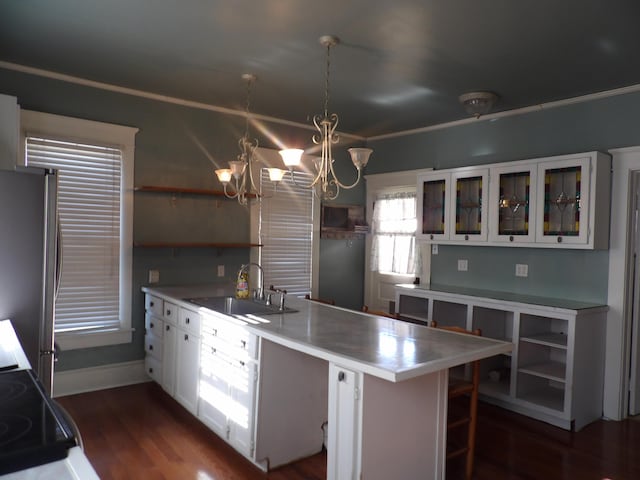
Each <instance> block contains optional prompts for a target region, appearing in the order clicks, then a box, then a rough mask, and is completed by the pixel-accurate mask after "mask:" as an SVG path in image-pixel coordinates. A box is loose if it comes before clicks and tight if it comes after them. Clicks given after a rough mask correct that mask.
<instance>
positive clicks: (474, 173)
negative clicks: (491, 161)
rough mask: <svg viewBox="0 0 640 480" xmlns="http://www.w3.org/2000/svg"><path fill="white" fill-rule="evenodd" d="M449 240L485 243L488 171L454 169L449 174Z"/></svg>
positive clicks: (484, 169) (483, 169)
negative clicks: (453, 211)
mask: <svg viewBox="0 0 640 480" xmlns="http://www.w3.org/2000/svg"><path fill="white" fill-rule="evenodd" d="M451 185H452V187H453V189H452V190H451V200H450V202H451V205H452V206H454V208H455V216H451V217H450V219H451V221H452V225H451V239H452V240H459V241H465V242H466V241H486V240H487V205H488V202H487V199H488V188H489V170H488V169H486V168H482V169H477V168H470V169H456V171H455V172H453V173H452V174H451Z"/></svg>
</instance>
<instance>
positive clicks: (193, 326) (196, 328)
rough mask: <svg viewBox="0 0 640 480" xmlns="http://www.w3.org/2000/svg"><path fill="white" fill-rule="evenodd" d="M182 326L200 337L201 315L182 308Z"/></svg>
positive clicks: (180, 313) (180, 315)
mask: <svg viewBox="0 0 640 480" xmlns="http://www.w3.org/2000/svg"><path fill="white" fill-rule="evenodd" d="M179 320H180V322H179V323H180V326H181V327H183V328H184V329H185V330H187V331H189V332H190V333H193V334H195V335H200V314H199V313H197V312H194V311H193V310H188V309H186V308H180V312H179Z"/></svg>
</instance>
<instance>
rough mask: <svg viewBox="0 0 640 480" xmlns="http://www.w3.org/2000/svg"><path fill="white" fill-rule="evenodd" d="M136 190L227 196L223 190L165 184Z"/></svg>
mask: <svg viewBox="0 0 640 480" xmlns="http://www.w3.org/2000/svg"><path fill="white" fill-rule="evenodd" d="M134 191H136V192H152V193H180V194H186V195H208V196H214V197H223V198H228V197H226V196H225V194H224V191H223V190H209V189H204V188H187V187H164V186H156V185H143V186H140V187H135V188H134ZM247 197H249V198H255V194H249V195H247Z"/></svg>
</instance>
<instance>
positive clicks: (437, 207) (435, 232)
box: [417, 172, 451, 242]
mask: <svg viewBox="0 0 640 480" xmlns="http://www.w3.org/2000/svg"><path fill="white" fill-rule="evenodd" d="M450 190H451V174H450V173H448V172H447V173H428V174H424V175H420V176H418V189H417V201H418V205H417V206H418V210H417V215H418V235H417V237H418V238H419V239H421V240H428V241H432V242H437V241H441V240H448V239H449V215H450V213H449V210H450V200H449V196H450V194H449V191H450Z"/></svg>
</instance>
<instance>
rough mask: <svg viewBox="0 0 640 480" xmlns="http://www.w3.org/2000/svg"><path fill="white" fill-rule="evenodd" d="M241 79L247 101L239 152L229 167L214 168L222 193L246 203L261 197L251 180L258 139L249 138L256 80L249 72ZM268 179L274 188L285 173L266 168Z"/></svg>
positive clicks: (276, 169) (255, 161) (243, 203)
mask: <svg viewBox="0 0 640 480" xmlns="http://www.w3.org/2000/svg"><path fill="white" fill-rule="evenodd" d="M242 80H244V81H245V82H246V84H247V101H246V104H245V129H244V135H243V136H242V138H240V140H238V146H239V147H240V154H239V155H238V157H237V159H236V160H233V161H230V162H229V168H220V169H218V170H216V175H217V176H218V180H219V181H220V182H221V183H222V185H223V187H224V194H225V196H227V197H228V198H237V199H238V203H240V205H246V204H247V201H248V199H249V198H251V197H255V198H257V199H260V198H262V197H263V195H262V193H261V191H260V189H258V188H257V187H256V183H255V182H254V180H253V164H254V163H257V162H258V160H256V159H255V158H254V156H253V155H254V153H255V150H256V148H258V139H257V138H249V117H250V114H249V105H250V100H251V86H252V85H253V83H254V82H255V81H256V76H255V75H252V74H250V73H245V74H243V75H242ZM267 170H268V172H269V179H270V180H271V181H272V182H275V184H276V188H277V185H278V182H279V181H280V180H282V177H283V176H284V174H285V173H286V172H285V170H281V169H279V168H268V169H267ZM232 178H233V190H234V191H233V193H229V191H228V190H227V188H228V185H229V183H232Z"/></svg>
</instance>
